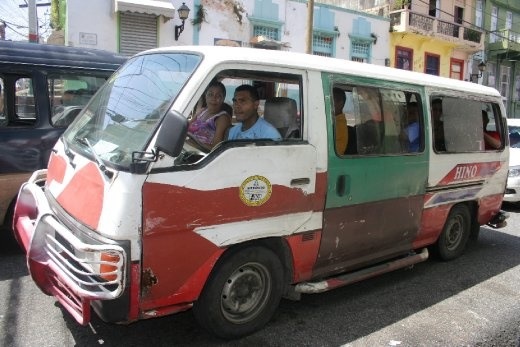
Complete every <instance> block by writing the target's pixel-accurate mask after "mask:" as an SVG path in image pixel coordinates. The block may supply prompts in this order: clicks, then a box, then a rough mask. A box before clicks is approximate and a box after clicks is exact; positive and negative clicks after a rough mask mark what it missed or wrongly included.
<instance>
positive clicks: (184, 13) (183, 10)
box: [175, 2, 190, 41]
mask: <svg viewBox="0 0 520 347" xmlns="http://www.w3.org/2000/svg"><path fill="white" fill-rule="evenodd" d="M177 12H179V18H180V19H181V20H182V24H181V25H176V26H175V41H177V40H179V36H180V35H181V33H182V32H183V30H184V21H185V20H186V19H187V18H188V15H189V14H190V8H189V7H188V6H186V4H185V3H184V2H183V3H182V5H181V7H179V9H178V10H177Z"/></svg>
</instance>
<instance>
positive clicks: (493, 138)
mask: <svg viewBox="0 0 520 347" xmlns="http://www.w3.org/2000/svg"><path fill="white" fill-rule="evenodd" d="M488 124H489V115H488V113H487V111H485V110H482V129H483V131H484V149H486V150H493V149H499V148H500V146H501V141H500V135H499V134H498V132H497V131H493V130H488Z"/></svg>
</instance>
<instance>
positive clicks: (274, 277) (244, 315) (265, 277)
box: [193, 247, 284, 339]
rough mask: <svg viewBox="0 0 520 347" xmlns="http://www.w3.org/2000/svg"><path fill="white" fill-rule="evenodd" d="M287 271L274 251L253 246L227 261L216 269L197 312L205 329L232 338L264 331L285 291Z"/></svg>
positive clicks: (235, 254)
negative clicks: (284, 281)
mask: <svg viewBox="0 0 520 347" xmlns="http://www.w3.org/2000/svg"><path fill="white" fill-rule="evenodd" d="M283 278H284V276H283V271H282V264H281V262H280V260H279V258H278V257H277V256H276V254H274V253H273V252H272V251H271V250H269V249H266V248H261V247H249V248H245V249H241V250H238V251H236V252H234V253H232V254H229V255H227V256H225V258H223V259H222V260H221V261H220V263H219V264H218V265H217V266H216V267H215V269H214V270H213V272H212V274H211V276H210V278H209V279H208V281H207V283H206V285H205V286H204V289H203V291H202V293H201V295H200V297H199V299H198V300H197V301H196V302H195V303H194V306H193V312H194V314H195V318H196V319H197V321H198V322H199V324H200V325H201V326H203V327H204V328H205V329H207V330H208V331H210V332H211V333H213V334H215V335H217V336H220V337H222V338H226V339H231V338H237V337H240V336H244V335H247V334H250V333H252V332H254V331H256V330H259V329H260V328H262V327H263V326H264V325H265V324H266V323H267V322H268V321H269V320H270V319H271V317H272V316H273V314H274V312H275V311H276V309H277V307H278V304H279V302H280V299H281V296H282V290H283Z"/></svg>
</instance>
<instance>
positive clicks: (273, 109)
mask: <svg viewBox="0 0 520 347" xmlns="http://www.w3.org/2000/svg"><path fill="white" fill-rule="evenodd" d="M216 83H222V84H223V89H225V96H224V97H223V98H222V99H223V103H222V105H220V107H219V108H217V109H216V110H215V107H216V106H215V100H214V98H213V97H212V96H211V95H208V93H207V90H209V88H208V85H215V84H216ZM244 85H245V86H244ZM244 87H245V89H248V91H247V92H246V91H245V89H244ZM251 89H252V90H253V91H251ZM237 90H238V91H237ZM301 96H302V76H301V75H298V74H292V73H291V74H286V73H281V72H271V71H258V70H239V69H232V70H223V71H220V72H219V74H218V75H216V76H213V77H212V78H211V79H210V80H208V81H207V83H205V84H203V85H201V89H200V91H199V93H197V95H196V96H195V98H198V99H194V103H195V107H194V108H193V109H192V111H191V113H190V124H189V126H188V139H187V140H186V142H185V144H184V151H183V154H182V155H181V156H180V157H179V158H177V159H176V161H175V164H176V165H186V164H193V163H196V162H198V161H200V160H201V159H202V158H203V157H204V156H205V155H206V153H209V152H210V151H212V150H213V149H214V148H216V147H218V146H219V145H220V144H222V145H225V146H235V145H237V146H243V145H244V143H248V142H251V141H257V140H258V141H262V142H265V141H268V142H266V143H265V144H266V145H280V144H285V143H289V142H290V143H291V144H294V143H298V141H300V140H302V138H303V121H302V120H303V107H302V105H303V102H302V97H301ZM210 103H213V105H210ZM211 108H213V110H211ZM222 113H227V114H228V115H232V117H231V124H230V125H229V126H227V125H226V126H227V129H225V135H224V136H221V135H220V134H219V125H218V124H217V121H214V119H215V118H213V117H212V115H213V114H215V115H218V116H217V117H227V115H225V114H224V115H222ZM208 114H209V115H210V116H209V117H208ZM257 115H258V117H257ZM251 119H255V121H254V122H253V124H254V125H253V126H249V127H247V128H244V121H245V122H248V120H251ZM265 123H268V125H265ZM257 124H258V125H260V126H259V127H257V126H256V125H257ZM273 127H274V129H275V131H273V129H272V128H273ZM210 128H211V130H212V131H211V132H209V131H208V130H210ZM266 128H269V129H270V130H267V129H266ZM266 130H267V131H266ZM274 133H276V134H274ZM208 134H209V135H210V137H211V139H209V138H208ZM215 138H217V139H218V140H216V141H215ZM210 140H212V141H211V144H210V145H209V143H210ZM237 140H238V142H237ZM223 142H225V143H223ZM194 147H195V148H198V150H194Z"/></svg>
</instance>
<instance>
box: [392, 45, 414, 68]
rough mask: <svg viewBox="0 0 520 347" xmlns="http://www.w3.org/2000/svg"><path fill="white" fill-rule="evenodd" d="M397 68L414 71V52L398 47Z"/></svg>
mask: <svg viewBox="0 0 520 347" xmlns="http://www.w3.org/2000/svg"><path fill="white" fill-rule="evenodd" d="M395 55H396V63H395V67H396V68H398V69H403V70H413V64H412V62H413V51H412V50H411V49H408V48H403V47H396V49H395Z"/></svg>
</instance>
